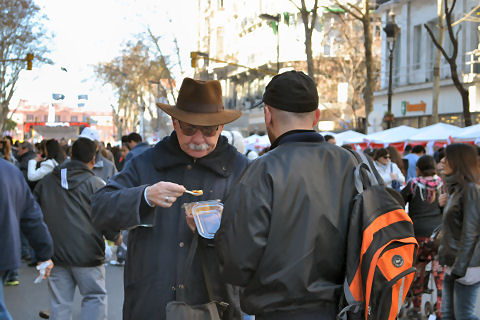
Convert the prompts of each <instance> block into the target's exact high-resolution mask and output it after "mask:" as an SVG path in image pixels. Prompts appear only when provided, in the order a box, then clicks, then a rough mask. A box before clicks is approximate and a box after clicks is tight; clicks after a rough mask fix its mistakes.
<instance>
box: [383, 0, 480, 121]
mask: <svg viewBox="0 0 480 320" xmlns="http://www.w3.org/2000/svg"><path fill="white" fill-rule="evenodd" d="M383 2H384V3H383V4H381V5H380V7H379V8H378V10H377V14H379V15H380V16H381V17H382V24H383V25H385V24H386V23H387V19H388V15H389V14H392V13H393V14H394V17H395V23H396V24H397V26H398V27H399V29H398V32H397V36H396V41H395V48H394V51H393V72H392V84H393V86H392V88H393V95H392V113H393V114H394V117H395V125H401V124H405V125H410V126H413V127H423V126H425V125H428V124H430V121H431V115H432V96H433V90H432V85H433V84H432V79H433V65H434V60H435V52H436V48H435V46H434V43H433V41H432V40H431V38H430V36H429V35H428V33H427V29H426V28H425V27H424V24H427V25H428V26H430V27H431V28H432V30H434V32H437V31H436V30H437V29H436V27H435V26H436V23H437V1H436V0H421V1H419V0H416V1H413V0H390V1H388V0H387V1H383ZM478 4H479V2H478V0H461V1H457V2H456V6H455V9H454V21H457V20H460V19H461V18H464V17H465V15H466V14H467V13H469V12H471V11H472V10H473V9H475V8H476V6H478ZM479 12H480V11H477V12H474V14H473V15H472V16H471V17H470V18H468V19H465V20H464V21H463V22H461V23H459V24H458V25H457V26H455V29H454V32H458V57H457V60H456V62H457V65H458V72H459V76H460V78H461V79H462V81H463V84H464V86H465V87H466V88H468V91H469V99H470V111H471V112H472V122H473V123H479V120H480V115H479V112H480V45H479V34H480V29H479V27H480V19H479V18H480V14H479ZM382 37H383V39H382V60H381V61H382V66H381V84H380V90H379V91H377V92H375V95H374V106H373V110H374V111H375V112H376V113H377V114H381V115H383V114H384V113H385V112H387V108H388V100H387V99H388V81H389V50H388V47H387V41H386V37H385V34H384V33H383V32H382ZM443 46H444V48H445V50H446V51H447V52H448V53H449V54H450V53H451V52H452V50H453V46H452V44H451V41H450V38H449V35H448V32H445V35H444V40H443ZM438 113H439V120H440V121H442V122H447V123H451V124H456V125H462V124H463V115H462V100H461V96H460V94H459V93H458V91H457V89H456V88H455V86H454V85H453V82H452V80H451V78H450V66H449V64H448V63H447V62H446V61H445V59H443V58H442V61H441V64H440V90H439V103H438Z"/></svg>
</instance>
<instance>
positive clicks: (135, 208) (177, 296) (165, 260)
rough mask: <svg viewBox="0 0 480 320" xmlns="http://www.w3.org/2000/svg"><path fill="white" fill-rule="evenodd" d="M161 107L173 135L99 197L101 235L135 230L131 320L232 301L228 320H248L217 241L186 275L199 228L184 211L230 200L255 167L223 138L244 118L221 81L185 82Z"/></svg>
mask: <svg viewBox="0 0 480 320" xmlns="http://www.w3.org/2000/svg"><path fill="white" fill-rule="evenodd" d="M157 105H158V106H159V107H160V108H161V109H162V110H163V111H165V112H166V113H167V114H169V115H170V116H171V117H172V122H173V128H174V131H173V132H172V134H171V135H170V136H168V137H166V138H164V139H163V140H162V141H160V142H159V143H158V144H157V145H156V146H155V147H153V148H151V149H149V150H147V151H145V152H144V153H142V154H140V155H138V156H137V157H134V158H133V159H131V160H130V163H129V165H128V166H127V167H126V168H125V169H124V170H123V171H122V172H121V173H119V174H117V175H116V176H114V177H113V178H111V179H110V180H109V181H108V183H107V185H106V186H105V187H104V188H102V189H101V190H99V191H98V192H97V193H96V194H95V195H94V197H93V221H94V223H95V224H96V226H97V227H98V228H99V229H100V230H122V229H123V230H124V229H130V235H129V240H128V245H129V249H128V253H127V259H126V264H125V277H124V286H125V301H124V305H123V319H126V320H129V319H132V320H133V319H135V320H137V319H165V318H166V311H165V308H166V305H167V303H169V302H171V301H175V300H184V301H185V302H186V303H187V304H188V305H199V304H205V303H207V302H209V300H217V301H219V302H220V301H221V302H226V303H228V304H229V305H228V307H227V308H226V310H225V311H224V312H223V316H222V318H223V319H240V318H241V315H240V308H239V306H238V302H236V301H237V298H236V296H238V295H237V294H236V293H235V289H233V287H227V286H226V285H225V284H224V283H223V281H221V280H220V277H219V271H218V263H217V260H216V259H217V258H216V255H215V252H214V245H213V240H210V239H204V238H199V239H198V249H197V251H196V253H195V255H194V256H193V262H192V265H191V267H190V268H188V269H189V270H184V269H186V268H185V265H186V261H187V257H188V253H189V249H190V246H191V244H192V240H193V237H194V233H193V232H192V229H194V224H192V223H191V222H189V223H187V220H186V215H185V212H184V210H183V209H182V205H183V204H184V203H189V202H195V201H202V200H214V199H220V200H223V199H224V198H225V196H226V194H227V192H228V190H229V188H230V186H231V185H232V183H233V182H234V181H235V180H236V178H237V177H239V175H240V174H241V172H242V171H243V170H244V168H245V167H246V166H247V162H248V160H247V159H246V157H244V156H243V155H241V154H240V153H238V152H237V151H236V149H235V148H234V147H233V146H231V145H230V144H228V141H227V139H226V138H225V137H223V136H221V135H220V133H221V132H222V130H223V126H224V124H226V123H229V122H232V121H234V120H236V119H237V118H239V117H240V115H241V112H240V111H236V110H225V109H224V106H223V103H222V89H221V87H220V83H219V82H218V81H197V80H193V79H190V78H186V79H184V80H183V83H182V86H181V88H180V91H179V94H178V99H177V104H176V105H175V106H169V105H165V104H157ZM186 190H203V195H201V196H198V197H195V196H193V195H190V194H187V193H185V191H186ZM200 252H201V255H200V254H199V253H200ZM201 258H203V260H201ZM202 261H203V264H205V265H206V268H205V269H208V270H209V278H210V281H208V282H207V283H206V281H205V278H204V273H203V269H202ZM207 285H208V287H207ZM207 289H213V291H214V294H215V297H214V298H215V299H209V294H208V290H207ZM210 291H212V290H210ZM181 297H183V299H182V298H181ZM223 305H224V306H225V304H223ZM179 320H180V319H179Z"/></svg>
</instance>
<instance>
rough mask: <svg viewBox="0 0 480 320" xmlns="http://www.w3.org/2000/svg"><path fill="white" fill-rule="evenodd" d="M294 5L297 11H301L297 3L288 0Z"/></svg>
mask: <svg viewBox="0 0 480 320" xmlns="http://www.w3.org/2000/svg"><path fill="white" fill-rule="evenodd" d="M289 1H290V2H291V3H292V4H293V5H294V6H295V7H297V9H298V11H302V9H301V8H300V7H299V6H297V4H296V3H295V2H293V0H289Z"/></svg>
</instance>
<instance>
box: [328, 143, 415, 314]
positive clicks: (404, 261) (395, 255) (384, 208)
mask: <svg viewBox="0 0 480 320" xmlns="http://www.w3.org/2000/svg"><path fill="white" fill-rule="evenodd" d="M350 151H351V150H350ZM351 152H352V153H353V155H354V156H355V159H356V162H357V167H356V169H355V186H356V188H357V191H358V194H357V195H356V196H355V198H354V200H353V206H352V215H351V220H350V226H349V230H348V235H347V239H348V246H347V256H346V273H345V281H344V286H343V289H344V290H343V291H344V292H343V295H342V298H341V300H340V310H341V311H340V313H339V314H338V315H337V319H342V320H347V319H348V320H350V319H364V320H380V319H381V320H387V319H388V320H394V319H395V318H396V316H397V314H398V313H399V311H400V308H401V307H402V304H403V301H404V300H405V297H406V295H407V292H408V290H409V288H410V286H411V284H412V282H413V280H414V277H415V268H414V264H415V258H416V255H417V250H418V244H417V241H416V240H415V235H414V231H413V223H412V220H411V219H410V217H409V216H408V214H407V213H406V212H405V210H404V209H403V199H402V197H401V195H400V194H399V193H398V192H397V191H395V190H393V189H391V188H388V187H386V186H385V185H384V183H383V180H382V179H381V177H380V175H379V174H378V172H377V171H376V169H375V167H374V165H373V163H372V161H371V160H369V159H367V157H366V156H365V155H364V154H361V153H360V154H359V153H356V152H354V151H351Z"/></svg>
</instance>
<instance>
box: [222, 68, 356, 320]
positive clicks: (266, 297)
mask: <svg viewBox="0 0 480 320" xmlns="http://www.w3.org/2000/svg"><path fill="white" fill-rule="evenodd" d="M263 102H264V104H265V107H264V113H265V124H266V127H267V131H268V136H269V138H270V141H271V142H272V145H271V149H270V151H269V152H268V153H266V154H265V155H264V156H262V157H260V158H258V159H256V160H255V161H254V162H253V163H252V164H251V165H250V166H249V167H248V168H247V169H246V171H245V172H244V174H243V175H242V177H241V178H240V180H239V181H238V182H237V184H236V185H234V186H233V187H232V189H231V191H230V193H229V195H228V197H227V199H226V200H225V206H224V211H223V217H222V222H221V226H220V229H219V231H218V232H217V234H216V236H215V245H216V248H217V253H218V256H219V260H220V264H221V267H222V274H223V277H224V279H225V280H226V281H227V282H230V283H232V284H234V285H238V286H241V287H244V290H243V292H242V295H241V298H240V302H241V307H242V310H243V311H245V312H246V313H248V314H254V315H255V316H256V319H257V320H265V319H276V320H282V319H296V320H305V319H329V320H330V319H332V320H333V319H335V317H336V313H337V307H338V305H339V299H340V293H341V292H342V290H343V287H342V285H343V280H344V277H345V256H346V244H347V239H346V236H347V229H348V221H349V214H350V210H351V208H350V204H351V201H352V199H353V197H354V195H355V193H356V191H355V187H354V183H353V181H354V169H355V163H354V161H353V159H352V157H351V156H350V154H349V152H348V151H346V150H344V149H343V148H339V147H337V146H335V145H333V144H330V143H323V142H324V139H323V137H322V136H321V135H320V134H318V133H317V132H315V131H314V130H312V128H313V127H315V125H316V124H317V122H318V119H319V116H320V111H319V110H318V93H317V88H316V85H315V83H314V82H313V80H312V79H311V78H310V77H309V76H307V75H305V74H304V73H303V72H297V71H289V72H285V73H282V74H279V75H277V76H275V77H273V79H272V80H271V81H270V83H269V84H268V85H267V87H266V88H265V93H264V95H263Z"/></svg>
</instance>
